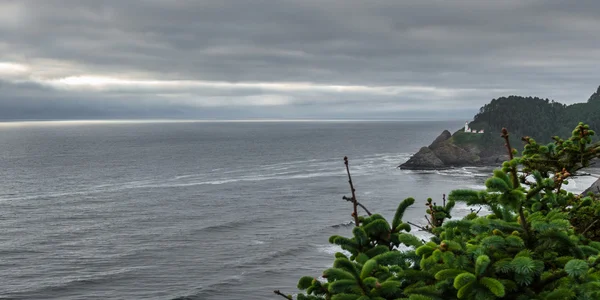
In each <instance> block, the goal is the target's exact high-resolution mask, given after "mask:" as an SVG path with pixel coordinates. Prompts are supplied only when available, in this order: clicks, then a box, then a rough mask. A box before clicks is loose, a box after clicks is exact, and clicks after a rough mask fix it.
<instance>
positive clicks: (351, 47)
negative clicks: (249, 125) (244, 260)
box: [0, 0, 600, 118]
mask: <svg viewBox="0 0 600 300" xmlns="http://www.w3.org/2000/svg"><path fill="white" fill-rule="evenodd" d="M599 10H600V2H597V1H578V2H577V3H571V2H564V1H541V0H540V1H534V0H530V1H521V0H507V1H427V0H426V1H423V0H419V1H417V0H410V1H393V0H382V1H372V2H364V1H358V0H344V1H342V0H318V1H317V0H302V1H300V0H294V1H292V0H248V1H232V0H222V1H159V0H139V1H117V0H107V1H74V0H73V1H70V0H65V1H52V0H49V1H33V0H31V1H27V0H25V1H23V0H20V1H16V0H15V1H10V0H5V1H3V2H0V35H1V36H2V39H1V40H0V118H44V117H47V118H79V117H90V116H97V117H101V118H104V117H111V116H113V117H136V116H137V117H149V116H152V117H160V116H164V117H219V118H227V117H235V118H238V117H239V118H243V117H283V118H287V117H357V116H358V117H360V116H364V117H393V116H397V117H404V116H416V115H419V116H428V115H429V116H438V115H443V114H444V113H445V112H448V111H451V112H453V114H454V115H457V114H458V115H460V117H468V116H470V115H472V114H473V113H474V112H476V111H477V110H478V108H479V107H480V106H481V105H483V104H485V103H487V102H488V101H489V100H491V99H492V98H496V97H500V96H505V95H511V94H517V95H524V96H529V95H532V96H540V97H547V98H551V99H555V100H557V101H561V102H565V103H573V102H581V101H585V100H586V99H587V97H588V96H589V94H591V93H592V92H593V91H594V90H595V88H596V87H597V86H598V84H600V82H599V80H598V79H597V76H595V75H596V74H597V70H598V67H599V66H600V51H597V49H598V48H599V47H600V40H598V39H597V38H596V32H595V31H596V30H597V28H600V19H599V18H597V16H596V13H597V11H599ZM50 112H52V113H50Z"/></svg>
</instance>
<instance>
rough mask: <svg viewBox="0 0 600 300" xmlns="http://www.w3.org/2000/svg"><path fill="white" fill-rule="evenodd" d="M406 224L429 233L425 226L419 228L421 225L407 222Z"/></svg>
mask: <svg viewBox="0 0 600 300" xmlns="http://www.w3.org/2000/svg"><path fill="white" fill-rule="evenodd" d="M406 223H408V224H409V225H412V226H415V227H417V228H419V229H421V230H425V231H429V230H428V229H427V228H425V227H423V226H419V225H417V224H415V223H413V222H406Z"/></svg>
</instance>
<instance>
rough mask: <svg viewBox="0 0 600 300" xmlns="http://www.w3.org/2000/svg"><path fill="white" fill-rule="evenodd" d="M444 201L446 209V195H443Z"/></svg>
mask: <svg viewBox="0 0 600 300" xmlns="http://www.w3.org/2000/svg"><path fill="white" fill-rule="evenodd" d="M442 200H443V202H442V203H443V204H444V208H446V194H442Z"/></svg>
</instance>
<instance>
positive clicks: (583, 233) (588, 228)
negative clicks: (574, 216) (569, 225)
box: [581, 219, 600, 235]
mask: <svg viewBox="0 0 600 300" xmlns="http://www.w3.org/2000/svg"><path fill="white" fill-rule="evenodd" d="M598 221H600V220H599V219H596V220H595V221H594V222H592V224H590V225H589V226H588V227H587V228H586V229H585V230H584V231H583V232H582V233H581V235H585V233H586V232H587V231H588V230H590V229H591V228H592V226H594V224H596V223H598Z"/></svg>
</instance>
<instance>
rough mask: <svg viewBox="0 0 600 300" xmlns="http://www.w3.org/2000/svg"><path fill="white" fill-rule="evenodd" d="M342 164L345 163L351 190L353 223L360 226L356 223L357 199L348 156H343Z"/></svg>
mask: <svg viewBox="0 0 600 300" xmlns="http://www.w3.org/2000/svg"><path fill="white" fill-rule="evenodd" d="M344 164H345V165H346V173H347V174H348V183H349V184H350V190H351V191H352V204H353V207H354V212H353V213H352V214H353V216H354V224H355V226H360V224H358V209H357V206H358V201H356V190H355V189H354V184H352V176H350V167H348V156H344Z"/></svg>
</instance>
